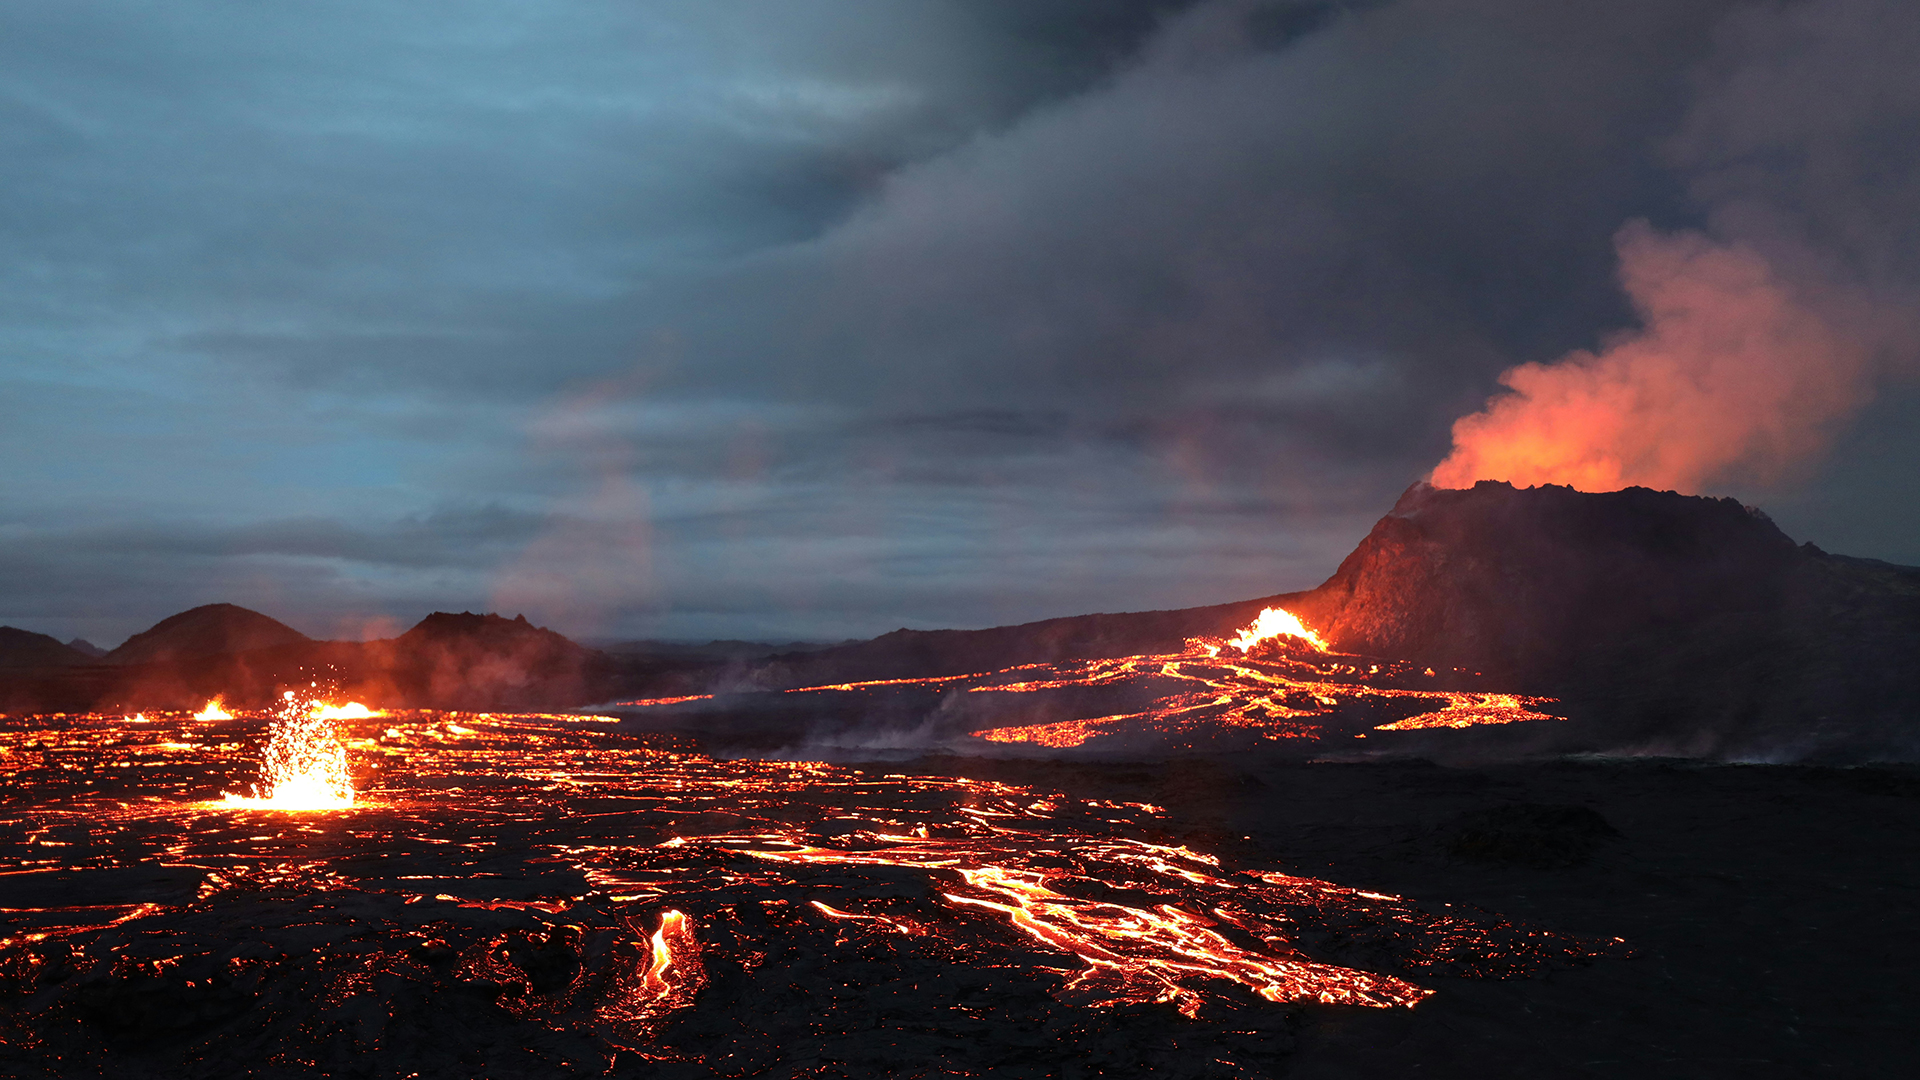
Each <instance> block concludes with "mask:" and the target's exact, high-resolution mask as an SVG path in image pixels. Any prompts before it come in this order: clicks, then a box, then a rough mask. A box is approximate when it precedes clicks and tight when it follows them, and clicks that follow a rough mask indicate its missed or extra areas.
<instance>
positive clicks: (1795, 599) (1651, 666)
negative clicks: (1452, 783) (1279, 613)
mask: <svg viewBox="0 0 1920 1080" xmlns="http://www.w3.org/2000/svg"><path fill="white" fill-rule="evenodd" d="M1293 610H1294V611H1295V612H1296V613H1297V614H1299V615H1300V616H1301V617H1302V618H1304V619H1305V620H1306V621H1307V623H1308V624H1309V625H1311V626H1314V627H1315V628H1317V629H1319V630H1320V631H1321V632H1322V633H1323V634H1325V635H1326V636H1327V637H1328V638H1329V639H1330V640H1331V641H1333V642H1334V643H1335V644H1336V645H1338V646H1339V647H1340V648H1342V649H1345V650H1348V651H1353V652H1364V653H1371V654H1376V655H1383V656H1392V657H1395V658H1401V659H1409V660H1415V661H1418V662H1422V663H1427V664H1432V665H1434V666H1436V667H1438V666H1442V665H1451V666H1460V667H1466V668H1471V669H1473V670H1477V671H1484V672H1486V673H1487V674H1488V675H1490V676H1494V677H1496V678H1498V679H1500V680H1502V681H1503V682H1505V683H1507V684H1509V685H1513V686H1515V687H1516V688H1520V689H1526V690H1535V691H1539V692H1543V693H1549V694H1553V695H1556V696H1560V697H1563V698H1566V699H1567V700H1568V701H1570V702H1574V703H1576V704H1580V703H1585V705H1586V706H1587V708H1586V709H1585V712H1586V714H1587V715H1590V716H1592V717H1594V718H1595V722H1594V729H1593V730H1592V731H1591V732H1590V733H1589V738H1590V739H1591V741H1592V742H1593V745H1594V746H1595V747H1596V748H1606V747H1619V746H1633V747H1636V748H1639V749H1644V750H1647V751H1651V752H1663V753H1679V754H1688V755H1691V754H1737V755H1759V756H1774V755H1779V756H1785V757H1801V756H1804V755H1806V754H1825V753H1832V754H1837V755H1840V756H1843V757H1851V758H1858V757H1863V756H1864V757H1872V756H1875V755H1890V756H1894V757H1899V758H1903V759H1905V758H1912V757H1914V756H1916V755H1920V662H1917V661H1916V658H1920V568H1914V567H1902V566H1894V565H1891V564H1888V563H1883V562H1877V561H1875V560H1872V559H1855V558H1849V557H1846V556H1842V555H1830V554H1828V553H1826V552H1824V551H1821V550H1820V549H1819V548H1817V547H1814V546H1813V545H1811V544H1804V545H1796V544H1795V543H1794V542H1793V541H1792V540H1791V539H1789V538H1788V537H1787V536H1786V535H1785V534H1784V533H1782V532H1781V531H1780V529H1779V528H1778V527H1777V526H1776V525H1774V523H1773V522H1772V520H1770V519H1769V518H1768V517H1767V516H1766V515H1765V514H1763V513H1761V512H1759V511H1758V510H1754V509H1751V508H1749V507H1745V506H1741V505H1740V504H1739V503H1738V502H1735V501H1734V500H1732V499H1710V498H1700V497H1695V496H1687V495H1677V494H1675V493H1673V492H1670V491H1668V492H1659V491H1650V490H1647V489H1645V488H1628V489H1626V490H1624V491H1615V492H1606V493H1601V494H1589V493H1585V492H1579V491H1574V490H1573V489H1571V488H1565V487H1555V486H1542V487H1538V488H1527V489H1515V488H1513V487H1512V486H1510V485H1508V484H1504V483H1496V482H1493V481H1482V482H1480V483H1479V484H1476V485H1475V486H1474V487H1472V488H1471V489H1466V490H1446V489H1436V488H1433V487H1430V486H1428V485H1426V484H1416V485H1414V486H1413V487H1412V488H1410V489H1408V491H1407V492H1406V494H1405V495H1403V496H1401V498H1400V500H1399V502H1398V503H1397V504H1396V505H1395V506H1394V508H1393V510H1392V511H1391V512H1390V513H1388V514H1387V516H1385V517H1383V518H1381V519H1380V521H1379V523H1378V524H1376V525H1375V526H1374V528H1373V531H1372V532H1371V533H1369V534H1368V535H1367V537H1366V539H1364V540H1362V541H1361V542H1360V544H1359V546H1358V547H1356V548H1355V549H1354V551H1353V553H1352V554H1351V555H1349V556H1348V557H1347V558H1346V560H1345V561H1344V562H1342V563H1341V564H1340V568H1339V569H1338V570H1337V571H1335V572H1334V575H1333V577H1331V578H1330V579H1328V580H1327V582H1326V583H1325V584H1323V585H1321V586H1320V587H1319V588H1317V589H1315V590H1313V591H1312V592H1311V593H1309V594H1307V595H1306V596H1303V597H1301V598H1300V600H1299V601H1298V602H1297V603H1296V604H1295V605H1294V607H1293Z"/></svg>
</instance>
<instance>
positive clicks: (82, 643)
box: [67, 638, 107, 660]
mask: <svg viewBox="0 0 1920 1080" xmlns="http://www.w3.org/2000/svg"><path fill="white" fill-rule="evenodd" d="M67 648H69V649H77V650H79V651H80V652H83V653H86V654H87V655H88V656H91V657H93V658H94V659H95V660H98V659H101V658H102V657H104V656H106V655H107V650H105V649H103V648H101V647H100V646H98V645H95V644H94V643H93V642H91V641H88V640H87V639H86V638H74V639H73V640H72V641H69V642H67Z"/></svg>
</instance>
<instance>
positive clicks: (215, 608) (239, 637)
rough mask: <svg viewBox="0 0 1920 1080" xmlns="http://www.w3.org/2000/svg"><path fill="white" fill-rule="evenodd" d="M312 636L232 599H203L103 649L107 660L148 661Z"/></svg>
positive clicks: (246, 648) (265, 645) (245, 649)
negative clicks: (211, 601)
mask: <svg viewBox="0 0 1920 1080" xmlns="http://www.w3.org/2000/svg"><path fill="white" fill-rule="evenodd" d="M312 640H313V639H312V638H309V637H308V636H307V635H305V634H303V633H301V632H300V631H298V630H295V629H294V628H293V627H291V626H288V625H287V624H285V623H283V622H280V621H278V620H276V619H271V618H268V617H267V616H265V615H262V614H260V613H259V612H257V611H249V610H247V609H246V608H243V607H240V606H238V605H236V604H207V605H205V606H203V607H197V608H194V609H192V610H190V611H183V612H181V613H180V614H178V615H174V616H171V617H170V618H166V619H162V620H160V621H159V622H158V623H155V624H154V625H153V626H152V627H151V628H150V629H147V630H143V631H141V632H140V633H138V634H135V635H133V636H132V637H130V638H128V639H127V640H126V642H125V643H124V644H122V645H121V646H120V647H119V648H117V649H115V650H113V651H112V652H110V653H108V654H107V655H106V660H107V662H108V663H110V664H151V663H159V662H165V661H174V660H190V659H192V658H194V657H200V656H219V655H223V654H228V653H241V652H250V651H252V650H254V649H267V648H272V647H273V646H276V645H293V644H299V643H303V642H310V641H312Z"/></svg>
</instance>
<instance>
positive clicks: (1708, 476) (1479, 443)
mask: <svg viewBox="0 0 1920 1080" xmlns="http://www.w3.org/2000/svg"><path fill="white" fill-rule="evenodd" d="M1615 246H1616V248H1617V250H1618V251H1619V254H1620V278H1621V283H1622V285H1623V287H1624V288H1625V290H1626V292H1627V295H1628V296H1629V297H1630V298H1631V299H1632V301H1633V304H1634V307H1635V310H1636V311H1637V312H1638V313H1639V316H1640V321H1641V324H1642V325H1641V327H1640V328H1639V329H1637V330H1630V331H1625V332H1623V333H1620V334H1618V335H1616V336H1615V337H1614V338H1613V339H1612V340H1611V341H1609V342H1608V343H1607V344H1606V346H1605V348H1604V349H1603V350H1602V351H1601V352H1599V353H1597V354H1596V353H1592V352H1588V351H1586V350H1580V351H1577V352H1574V353H1571V354H1569V355H1567V356H1566V357H1564V358H1562V359H1561V360H1560V361H1558V362H1556V363H1552V364H1539V363H1533V364H1522V365H1520V366H1518V367H1515V368H1511V369H1509V370H1507V371H1506V372H1505V373H1504V374H1502V375H1501V376H1500V382H1501V383H1502V384H1503V385H1505V386H1506V387H1508V388H1509V390H1510V391H1511V392H1510V393H1506V394H1502V395H1500V396H1497V397H1495V398H1493V399H1492V400H1490V401H1489V402H1488V403H1487V405H1486V407H1485V408H1484V409H1482V410H1481V411H1480V412H1477V413H1474V414H1472V415H1470V416H1465V417H1462V418H1460V419H1459V420H1457V421H1455V422H1454V425H1453V452H1452V453H1451V454H1449V455H1448V456H1447V458H1446V460H1445V461H1442V462H1441V463H1440V465H1439V466H1438V467H1437V468H1435V469H1434V471H1433V475H1432V482H1433V483H1434V484H1435V485H1436V486H1438V487H1469V486H1471V485H1472V484H1473V482H1474V481H1476V480H1506V481H1509V482H1511V483H1513V484H1515V485H1516V486H1521V487H1525V486H1530V485H1535V484H1567V485H1570V486H1572V487H1575V488H1578V489H1580V490H1582V491H1615V490H1618V489H1620V488H1624V487H1631V486H1635V485H1639V486H1644V487H1650V488H1656V489H1662V490H1666V489H1671V490H1676V491H1682V492H1697V491H1698V490H1700V488H1701V487H1702V486H1703V485H1705V484H1708V483H1710V482H1712V481H1714V480H1716V479H1725V478H1727V477H1729V476H1733V475H1739V476H1743V477H1749V478H1753V479H1758V480H1760V481H1762V482H1766V481H1771V480H1774V479H1777V478H1779V477H1780V476H1781V475H1782V473H1783V472H1785V471H1786V470H1787V469H1788V468H1790V467H1791V466H1792V465H1794V464H1795V463H1796V462H1798V461H1801V460H1804V459H1807V458H1810V457H1812V456H1813V455H1815V454H1817V453H1819V452H1820V450H1821V449H1822V448H1823V447H1824V446H1825V444H1826V439H1827V435H1828V432H1829V430H1830V428H1831V427H1832V425H1833V423H1834V422H1835V421H1837V420H1839V419H1841V418H1842V417H1844V416H1846V415H1847V414H1848V413H1850V412H1852V411H1853V410H1854V409H1856V408H1858V407H1859V406H1861V405H1862V404H1864V403H1865V402H1866V400H1867V399H1868V398H1869V397H1870V396H1871V393H1872V386H1871V378H1870V376H1871V371H1870V364H1869V362H1868V361H1869V352H1870V350H1869V349H1868V348H1867V346H1866V345H1865V344H1864V343H1863V342H1861V341H1859V340H1856V339H1855V338H1853V337H1850V336H1849V335H1848V334H1847V333H1846V332H1845V331H1844V330H1843V329H1842V328H1840V327H1838V326H1836V325H1834V324H1833V322H1832V321H1831V320H1829V319H1828V318H1826V317H1825V316H1824V315H1822V314H1821V313H1820V312H1818V311H1815V310H1814V309H1813V308H1812V307H1810V306H1808V305H1807V304H1806V303H1805V302H1804V301H1803V299H1802V298H1801V297H1799V296H1797V295H1796V294H1795V292H1794V290H1793V289H1791V288H1790V287H1789V286H1788V285H1787V284H1786V283H1784V282H1783V281H1782V280H1781V279H1780V277H1779V276H1778V275H1776V274H1775V273H1774V270H1773V268H1772V267H1771V266H1770V265H1769V264H1768V262H1767V260H1766V259H1764V258H1763V257H1762V256H1761V255H1760V254H1759V253H1758V252H1756V251H1755V250H1753V249H1752V248H1750V247H1747V246H1745V245H1741V244H1722V243H1718V242H1716V241H1714V240H1712V239H1709V238H1708V237H1706V236H1703V235H1701V234H1699V233H1694V232H1684V233H1677V234H1671V235H1668V234H1662V233H1660V232H1658V231H1656V230H1654V229H1653V228H1652V227H1650V226H1649V225H1647V224H1646V223H1645V222H1641V221H1636V222H1633V223H1630V224H1629V225H1627V227H1626V228H1624V229H1622V230H1621V231H1620V233H1619V235H1618V236H1617V237H1616V240H1615Z"/></svg>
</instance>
